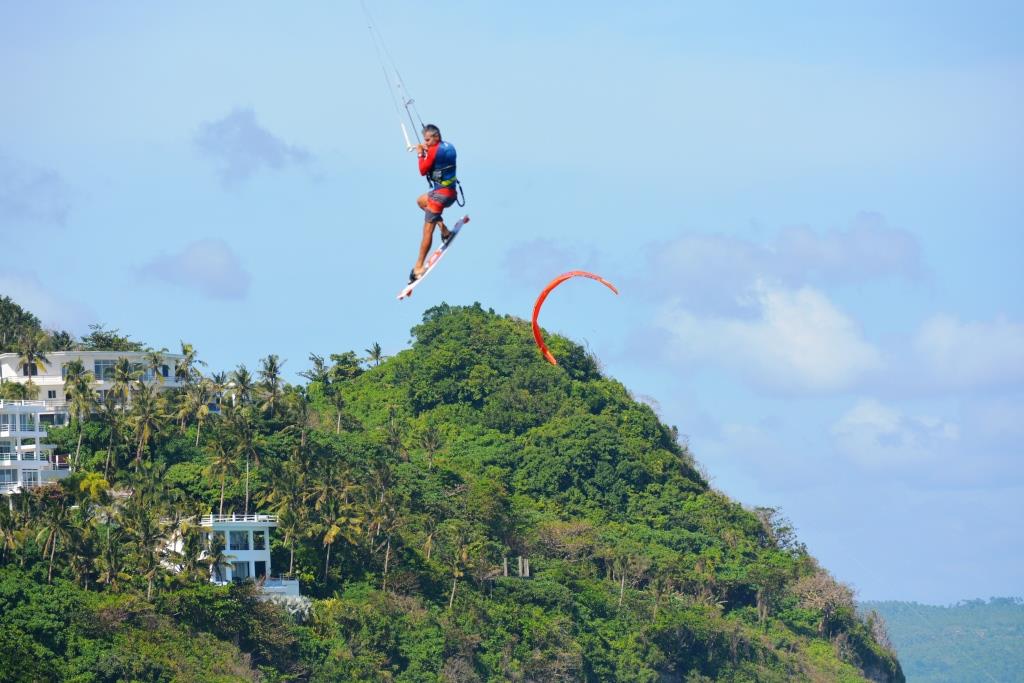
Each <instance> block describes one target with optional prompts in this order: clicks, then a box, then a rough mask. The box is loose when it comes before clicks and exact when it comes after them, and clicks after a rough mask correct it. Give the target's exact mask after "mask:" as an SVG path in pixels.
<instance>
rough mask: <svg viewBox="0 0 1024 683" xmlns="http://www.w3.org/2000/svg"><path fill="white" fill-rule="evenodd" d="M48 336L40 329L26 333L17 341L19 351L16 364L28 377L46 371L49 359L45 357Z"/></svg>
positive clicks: (48, 341)
mask: <svg viewBox="0 0 1024 683" xmlns="http://www.w3.org/2000/svg"><path fill="white" fill-rule="evenodd" d="M49 343H50V338H49V337H48V336H46V333H45V332H43V331H40V330H37V331H34V332H28V333H26V334H25V335H24V336H23V337H22V338H21V340H20V341H19V346H20V347H21V351H20V352H19V353H18V365H19V366H21V367H22V368H23V369H24V371H25V374H26V375H27V376H29V377H31V376H33V375H36V374H39V373H41V372H45V371H46V365H47V364H48V363H49V362H50V359H49V358H47V357H46V347H47V345H48V344H49Z"/></svg>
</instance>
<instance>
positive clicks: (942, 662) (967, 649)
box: [859, 598, 1024, 683]
mask: <svg viewBox="0 0 1024 683" xmlns="http://www.w3.org/2000/svg"><path fill="white" fill-rule="evenodd" d="M859 607H860V609H861V610H862V611H865V612H866V611H870V610H874V611H876V612H878V613H879V614H880V615H882V617H883V618H884V619H885V622H886V624H887V625H888V633H889V637H890V638H891V639H892V642H893V645H894V646H895V648H896V652H897V654H898V655H899V658H900V663H901V664H902V665H903V671H904V673H905V674H906V676H907V681H909V682H910V683H974V682H975V681H977V682H978V683H992V681H998V682H999V683H1004V682H1005V683H1010V682H1011V681H1024V598H990V599H989V600H987V601H986V600H966V601H963V602H960V603H957V604H955V605H949V606H937V605H922V604H920V603H916V602H900V601H891V600H890V601H866V602H861V603H859Z"/></svg>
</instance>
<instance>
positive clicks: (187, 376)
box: [174, 341, 206, 385]
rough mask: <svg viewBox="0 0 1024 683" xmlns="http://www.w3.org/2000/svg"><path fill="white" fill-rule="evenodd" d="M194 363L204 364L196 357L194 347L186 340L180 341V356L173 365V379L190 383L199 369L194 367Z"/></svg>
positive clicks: (182, 382)
mask: <svg viewBox="0 0 1024 683" xmlns="http://www.w3.org/2000/svg"><path fill="white" fill-rule="evenodd" d="M196 365H206V363H204V362H203V361H201V360H198V359H196V349H195V347H194V346H192V345H191V344H189V343H188V342H184V341H183V342H181V358H179V359H178V362H177V363H176V364H175V366H174V379H176V380H177V381H178V382H180V383H181V384H186V385H187V384H191V383H192V381H193V380H195V379H196V376H197V375H198V374H199V371H198V370H197V369H196V367H195V366H196Z"/></svg>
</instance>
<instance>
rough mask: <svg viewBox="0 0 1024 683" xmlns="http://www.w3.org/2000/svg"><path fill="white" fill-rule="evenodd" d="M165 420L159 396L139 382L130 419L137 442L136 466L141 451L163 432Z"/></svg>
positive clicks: (140, 460) (140, 456)
mask: <svg viewBox="0 0 1024 683" xmlns="http://www.w3.org/2000/svg"><path fill="white" fill-rule="evenodd" d="M166 418H167V416H166V415H165V414H164V401H163V398H162V397H161V395H160V394H159V393H158V392H157V391H156V389H153V388H152V387H150V386H149V385H147V384H146V383H144V382H139V383H138V386H137V388H136V393H135V405H134V406H133V408H132V417H131V422H132V426H133V427H134V428H135V438H136V439H137V440H138V445H137V447H136V449H135V462H136V464H138V463H141V462H142V451H143V450H144V449H145V448H146V446H147V445H149V442H150V441H151V440H152V439H153V437H154V436H155V435H156V434H158V433H159V432H160V431H162V430H163V427H164V422H165V420H166Z"/></svg>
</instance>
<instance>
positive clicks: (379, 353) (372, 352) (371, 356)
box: [363, 342, 387, 367]
mask: <svg viewBox="0 0 1024 683" xmlns="http://www.w3.org/2000/svg"><path fill="white" fill-rule="evenodd" d="M363 350H364V351H366V354H367V356H366V360H368V361H372V362H373V366H374V367H377V366H378V365H380V362H381V361H382V360H384V359H385V358H387V356H385V355H384V353H383V349H381V347H380V344H379V343H377V342H373V346H371V347H370V348H368V349H363Z"/></svg>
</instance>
